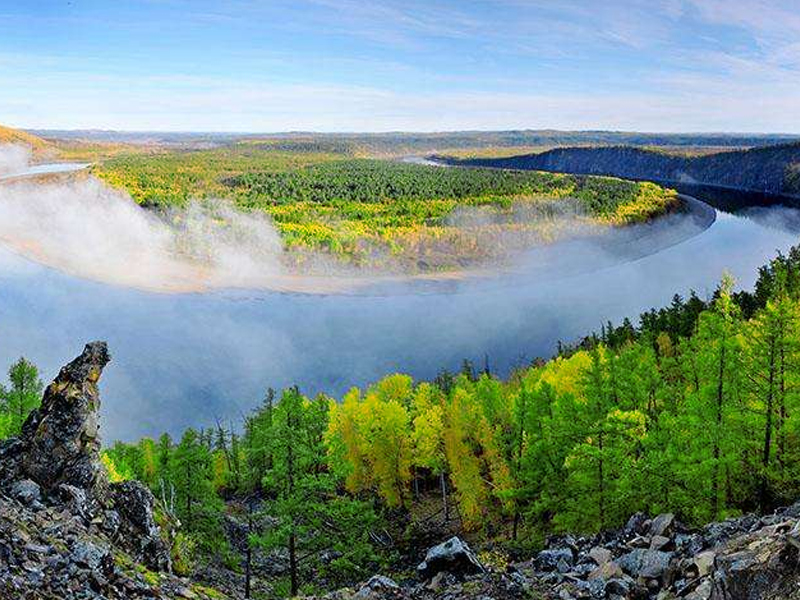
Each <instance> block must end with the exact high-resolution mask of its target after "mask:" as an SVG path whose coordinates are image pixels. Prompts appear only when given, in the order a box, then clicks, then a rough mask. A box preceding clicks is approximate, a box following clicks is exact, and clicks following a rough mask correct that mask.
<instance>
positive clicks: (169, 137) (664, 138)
mask: <svg viewBox="0 0 800 600" xmlns="http://www.w3.org/2000/svg"><path fill="white" fill-rule="evenodd" d="M32 133H34V134H36V135H39V136H41V137H43V138H45V139H48V140H61V141H69V140H72V141H76V140H80V141H83V142H113V143H125V144H143V145H157V146H181V147H189V148H195V147H213V146H219V145H228V144H234V143H237V142H242V141H250V142H260V143H267V144H273V145H278V147H279V148H281V149H300V150H303V149H305V148H307V147H313V148H315V149H316V150H319V149H320V148H322V149H323V150H325V151H337V152H345V153H356V154H366V155H395V156H396V155H402V154H418V153H422V152H435V151H443V150H450V149H471V148H514V147H536V148H540V149H547V148H554V147H562V146H563V147H574V146H611V145H626V146H660V147H664V146H667V147H675V148H687V149H688V148H709V147H710V148H724V149H727V148H731V149H734V148H752V147H759V146H769V145H774V144H781V143H787V142H800V136H796V135H795V136H792V135H784V134H728V133H677V134H673V133H667V134H662V133H637V132H625V131H558V130H549V129H543V130H532V129H520V130H510V131H445V132H436V133H415V132H407V131H397V132H385V133H315V132H299V131H298V132H286V133H203V132H184V133H182V132H157V131H151V132H125V131H100V130H74V131H64V130H36V131H32Z"/></svg>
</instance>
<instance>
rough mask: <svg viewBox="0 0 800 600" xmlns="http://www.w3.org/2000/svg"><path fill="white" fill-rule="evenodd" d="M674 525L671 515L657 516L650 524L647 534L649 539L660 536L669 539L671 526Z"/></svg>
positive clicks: (673, 516) (673, 517) (673, 518)
mask: <svg viewBox="0 0 800 600" xmlns="http://www.w3.org/2000/svg"><path fill="white" fill-rule="evenodd" d="M674 524H675V515H673V514H672V513H665V514H663V515H658V516H657V517H656V518H655V519H653V520H652V522H651V523H650V531H649V534H650V536H651V537H656V536H661V537H669V536H670V535H671V534H672V531H673V526H674Z"/></svg>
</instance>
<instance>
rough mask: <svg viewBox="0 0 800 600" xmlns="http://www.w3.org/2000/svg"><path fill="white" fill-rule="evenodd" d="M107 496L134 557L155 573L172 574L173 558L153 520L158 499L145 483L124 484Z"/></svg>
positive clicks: (119, 528) (121, 483)
mask: <svg viewBox="0 0 800 600" xmlns="http://www.w3.org/2000/svg"><path fill="white" fill-rule="evenodd" d="M108 496H109V498H110V499H111V501H112V502H113V505H114V507H115V511H116V513H117V515H118V516H119V517H120V520H119V522H118V523H114V525H115V526H116V528H117V529H118V530H119V537H120V538H121V539H122V540H123V541H124V543H125V544H126V545H127V547H128V548H130V549H131V550H132V551H133V553H134V557H135V558H136V559H137V560H139V561H141V562H144V563H145V564H146V565H147V566H148V567H150V568H151V569H154V570H156V571H169V570H171V568H172V559H171V557H170V552H169V548H167V545H166V544H165V543H164V541H163V540H162V539H161V531H160V529H159V527H158V525H156V522H155V518H154V517H153V506H154V505H155V498H154V497H153V494H152V493H151V492H150V490H148V489H147V488H146V487H145V486H144V485H143V484H142V483H140V482H138V481H122V482H119V483H114V484H111V485H110V486H109V492H108Z"/></svg>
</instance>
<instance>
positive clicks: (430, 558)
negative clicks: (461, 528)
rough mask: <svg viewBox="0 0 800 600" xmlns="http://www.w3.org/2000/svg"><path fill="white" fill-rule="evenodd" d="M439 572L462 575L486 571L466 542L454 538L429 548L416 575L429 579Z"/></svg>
mask: <svg viewBox="0 0 800 600" xmlns="http://www.w3.org/2000/svg"><path fill="white" fill-rule="evenodd" d="M440 571H447V572H449V573H454V574H459V575H464V574H470V573H483V572H485V571H486V569H485V568H484V566H483V565H482V564H481V562H480V561H479V560H478V557H477V556H475V553H474V552H472V550H471V549H470V547H469V546H468V545H467V544H466V542H464V541H462V540H461V539H460V538H459V537H457V536H456V537H452V538H450V539H449V540H447V541H446V542H444V543H442V544H439V545H437V546H434V547H432V548H430V549H429V550H428V552H427V553H426V554H425V560H424V561H422V562H421V563H420V564H419V566H418V567H417V573H418V574H419V576H420V577H422V578H423V579H430V578H431V577H433V576H434V575H436V574H437V573H438V572H440Z"/></svg>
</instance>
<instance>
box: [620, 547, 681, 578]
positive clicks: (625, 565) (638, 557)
mask: <svg viewBox="0 0 800 600" xmlns="http://www.w3.org/2000/svg"><path fill="white" fill-rule="evenodd" d="M671 559H672V553H671V552H661V551H659V550H646V549H643V548H637V549H636V550H633V551H631V552H628V554H625V555H624V556H622V557H620V559H619V566H620V567H621V568H622V570H623V571H625V572H626V573H627V574H628V575H630V576H632V577H644V578H647V579H658V578H660V577H661V576H662V575H664V573H665V572H666V570H667V569H668V568H669V562H670V560H671Z"/></svg>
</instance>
